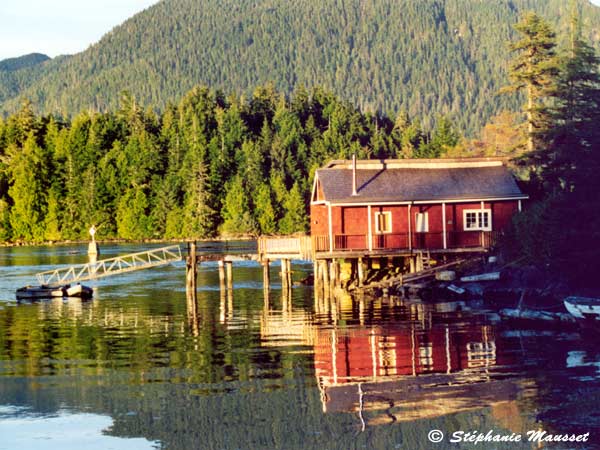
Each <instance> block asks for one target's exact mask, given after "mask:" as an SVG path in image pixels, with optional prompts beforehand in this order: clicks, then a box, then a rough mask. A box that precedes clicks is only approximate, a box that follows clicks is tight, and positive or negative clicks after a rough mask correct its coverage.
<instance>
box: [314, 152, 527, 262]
mask: <svg viewBox="0 0 600 450" xmlns="http://www.w3.org/2000/svg"><path fill="white" fill-rule="evenodd" d="M527 198H528V196H527V195H525V194H523V192H522V191H521V190H520V189H519V186H518V185H517V183H516V181H515V179H514V177H513V176H512V174H511V173H510V171H509V170H508V168H507V167H506V162H505V160H503V159H498V158H462V159H404V160H358V161H357V160H356V159H353V160H352V161H332V162H330V163H329V164H327V165H326V166H325V167H323V168H321V169H318V170H317V171H316V175H315V179H314V184H313V190H312V197H311V202H310V229H311V237H312V247H313V248H312V250H313V255H314V259H315V260H316V261H317V262H318V261H319V260H324V261H329V262H332V263H335V262H336V261H337V260H340V259H344V260H346V261H348V260H351V261H358V262H359V264H362V263H364V262H368V261H372V260H375V259H381V258H388V259H389V258H404V259H405V260H406V261H408V262H410V263H411V265H410V267H415V266H416V264H417V258H418V257H420V258H421V260H422V258H423V254H424V253H426V254H427V255H432V257H435V256H436V255H437V256H440V255H446V256H447V255H450V254H457V253H478V252H486V251H488V250H489V249H490V248H491V247H492V246H493V244H494V243H495V241H496V238H497V236H498V233H500V232H502V230H503V229H505V228H506V227H507V226H508V224H509V223H510V222H511V219H512V216H513V215H514V214H515V213H517V212H518V211H521V208H522V202H523V200H526V199H527Z"/></svg>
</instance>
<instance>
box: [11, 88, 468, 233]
mask: <svg viewBox="0 0 600 450" xmlns="http://www.w3.org/2000/svg"><path fill="white" fill-rule="evenodd" d="M459 139H460V136H459V133H458V131H457V130H456V127H455V126H454V125H453V123H452V121H451V120H450V119H449V118H447V117H440V118H439V119H438V124H437V126H436V127H435V128H434V129H433V130H432V131H426V130H424V129H423V127H422V126H421V125H420V121H419V120H418V119H417V118H410V117H409V116H408V114H406V113H402V114H399V115H398V117H396V118H394V119H391V118H389V117H386V116H384V115H377V114H371V113H361V112H360V111H359V110H358V109H357V108H356V107H354V106H353V105H352V104H350V103H349V102H345V101H342V100H340V99H338V98H337V97H336V96H334V95H333V94H332V93H330V92H328V91H327V90H324V89H322V88H319V87H316V88H313V89H310V90H308V89H304V88H300V89H298V90H297V91H296V92H295V93H294V94H293V95H292V96H291V97H289V98H287V97H286V96H284V95H283V93H281V92H278V91H277V90H276V89H275V88H274V87H273V86H272V85H269V84H268V85H264V86H260V87H258V88H256V89H255V91H254V93H253V95H252V97H251V98H250V99H248V100H246V99H245V98H244V97H237V96H235V95H230V96H225V95H224V94H223V93H222V92H220V91H218V90H211V89H209V88H207V87H196V88H194V89H192V90H191V91H190V92H188V93H187V94H186V95H185V96H184V97H183V98H182V99H181V101H180V102H179V103H178V104H169V105H168V106H167V107H166V108H165V110H164V112H162V113H161V114H156V113H155V112H153V109H152V108H145V107H142V106H141V105H140V104H139V103H138V102H137V101H136V99H135V98H134V97H133V96H131V95H129V94H127V93H123V95H122V98H121V104H120V107H119V108H118V110H116V111H115V112H111V113H98V112H92V111H84V112H81V113H80V114H78V115H76V116H75V117H73V118H72V119H71V120H67V119H64V118H61V117H57V116H54V115H45V116H39V115H36V114H35V113H34V112H33V110H32V105H31V104H30V103H29V102H24V103H23V104H22V106H21V108H20V110H19V111H18V112H17V113H15V114H13V115H10V116H8V117H7V118H6V119H5V120H2V119H0V241H12V242H42V241H58V240H66V239H81V238H85V237H86V236H87V230H88V228H89V227H90V225H91V224H95V225H96V227H97V228H98V236H99V237H100V238H123V239H133V240H137V239H149V238H157V239H177V238H209V237H214V236H217V235H229V236H232V235H254V234H276V233H281V234H289V233H295V232H304V231H307V229H308V214H307V205H308V200H309V195H310V189H311V182H312V181H311V180H312V178H313V175H314V171H315V170H316V169H317V168H318V167H320V166H322V165H323V163H324V162H326V161H328V160H331V159H343V158H350V157H351V155H352V154H356V155H357V156H358V157H359V158H405V157H437V156H439V155H441V154H442V153H443V152H444V151H445V149H446V148H448V147H452V146H454V145H456V144H457V142H458V141H459Z"/></svg>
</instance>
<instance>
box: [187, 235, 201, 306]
mask: <svg viewBox="0 0 600 450" xmlns="http://www.w3.org/2000/svg"><path fill="white" fill-rule="evenodd" d="M197 276H198V257H197V256H196V243H195V242H190V243H189V244H188V256H187V260H186V270H185V290H186V292H187V293H188V295H189V294H192V293H193V295H194V297H195V296H196V278H197Z"/></svg>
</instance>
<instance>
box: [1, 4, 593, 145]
mask: <svg viewBox="0 0 600 450" xmlns="http://www.w3.org/2000/svg"><path fill="white" fill-rule="evenodd" d="M578 4H579V7H580V9H581V10H582V12H583V14H582V16H583V17H585V21H586V23H585V24H584V26H585V28H586V29H587V30H598V29H600V8H597V7H594V6H592V5H591V4H589V3H588V2H587V0H579V2H578ZM529 9H533V10H535V11H536V12H538V13H539V14H541V15H542V16H544V17H545V18H547V19H548V20H549V21H550V22H551V23H553V24H555V26H556V29H557V31H558V32H559V33H561V32H562V31H564V30H566V29H567V28H568V21H569V16H570V14H569V11H570V6H569V2H565V1H564V0H544V1H539V0H512V1H506V0H499V1H494V2H483V1H481V0H416V1H412V0H411V1H408V0H404V1H399V2H398V1H393V0H377V1H375V0H364V1H358V0H351V1H345V2H340V1H335V0H325V1H316V0H301V1H292V2H290V1H284V0H258V1H249V0H222V1H216V0H204V1H202V2H197V1H195V0H163V1H161V2H159V3H158V4H157V5H155V6H153V7H150V8H148V9H147V10H145V11H143V12H141V13H139V14H137V15H135V16H134V17H132V18H131V19H129V20H127V21H126V22H124V23H123V24H122V25H120V26H118V27H116V28H115V29H113V30H112V31H110V32H109V33H108V34H106V35H105V36H104V37H103V38H102V40H101V41H100V42H98V43H97V44H95V45H93V46H91V47H90V48H89V49H88V50H86V51H84V52H82V53H79V54H77V55H74V56H72V57H68V58H59V59H55V60H52V61H48V62H47V63H44V64H42V65H39V66H35V68H30V69H26V70H23V71H20V73H19V74H18V76H16V77H15V76H12V77H8V78H7V77H2V76H0V102H1V106H0V110H2V111H3V112H4V113H7V112H9V113H10V112H15V111H16V110H18V108H19V103H20V101H21V99H22V98H23V97H25V98H28V99H30V100H31V101H32V102H33V105H34V108H35V109H36V110H37V111H38V112H40V113H49V112H52V113H55V114H59V115H63V116H72V115H74V114H76V113H77V112H79V111H82V110H86V109H92V110H97V111H110V110H115V109H116V108H117V107H118V101H119V96H120V94H121V92H123V91H128V92H130V93H131V94H132V95H134V96H135V97H136V98H137V99H138V100H139V101H140V103H141V104H143V105H152V107H153V108H158V109H159V110H163V109H164V108H165V106H166V104H167V103H168V102H169V101H173V100H175V101H176V99H178V98H181V96H182V95H184V93H185V92H188V91H189V90H190V89H191V88H192V87H193V86H195V85H197V84H204V85H208V86H210V87H211V88H214V89H221V90H223V91H224V92H235V93H237V94H238V95H240V94H245V95H247V96H249V95H250V94H251V92H252V89H253V88H254V87H255V86H258V85H262V84H265V83H266V82H269V81H272V82H273V83H274V86H275V88H276V89H277V90H280V91H282V92H284V93H286V94H288V95H289V94H290V93H291V92H293V91H294V90H295V89H296V88H297V87H299V86H302V85H303V86H306V87H309V88H310V87H313V86H324V87H326V88H328V89H331V90H332V91H333V92H334V93H335V94H336V95H338V96H339V97H341V98H343V99H345V100H348V101H351V102H352V103H353V104H356V105H358V107H359V109H361V110H362V111H380V112H384V113H386V114H389V115H391V116H395V115H396V114H397V113H398V112H400V111H406V112H407V113H408V114H409V116H410V117H415V116H418V117H421V118H422V121H423V126H424V127H425V128H426V129H427V128H431V127H432V126H433V123H434V122H435V118H436V117H438V116H439V115H450V116H451V117H452V118H453V119H454V120H455V122H456V124H457V126H458V128H459V129H461V130H464V131H465V132H467V133H469V134H471V133H473V132H475V131H477V130H479V129H480V128H481V127H482V126H483V125H484V124H485V123H487V122H488V120H489V118H490V117H492V116H493V115H495V114H497V113H498V112H499V111H500V110H503V109H512V110H517V109H519V106H520V101H519V100H518V99H516V98H514V97H512V98H511V97H509V96H506V97H499V96H497V95H496V94H497V92H498V90H499V89H500V88H501V87H502V86H503V84H505V80H506V67H507V60H508V52H507V48H506V42H507V41H509V40H510V39H511V38H512V37H514V31H513V30H512V25H513V24H514V23H515V22H517V20H518V18H519V17H520V16H521V15H522V13H523V12H524V11H526V10H529ZM588 34H589V33H588ZM589 37H590V39H591V41H592V42H593V43H597V42H598V39H599V38H600V35H599V34H598V33H596V34H592V35H590V36H589Z"/></svg>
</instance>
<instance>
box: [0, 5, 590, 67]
mask: <svg viewBox="0 0 600 450" xmlns="http://www.w3.org/2000/svg"><path fill="white" fill-rule="evenodd" d="M598 1H600V0H598ZM155 3H158V0H93V1H91V0H0V23H2V25H1V26H0V60H2V59H6V58H12V57H16V56H22V55H26V54H28V53H44V54H46V55H48V56H50V57H55V56H57V55H64V54H73V53H78V52H81V51H83V50H85V49H86V48H88V47H89V46H90V45H91V44H93V43H95V42H98V40H99V39H100V38H101V37H102V36H103V35H104V34H106V33H107V32H109V31H110V30H111V29H113V28H114V27H115V26H117V25H119V24H120V23H122V22H123V21H125V20H126V19H128V18H129V17H131V16H133V15H134V14H135V13H137V12H139V11H141V10H143V9H145V8H147V7H148V6H150V5H153V4H155Z"/></svg>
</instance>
